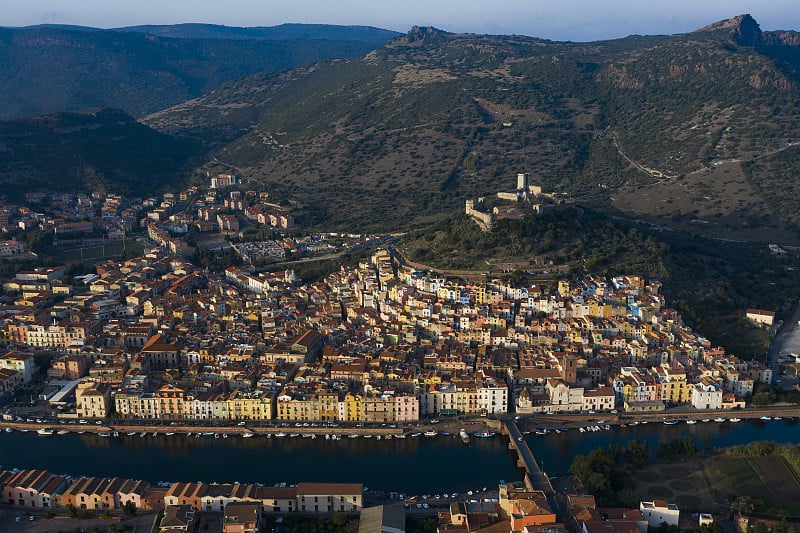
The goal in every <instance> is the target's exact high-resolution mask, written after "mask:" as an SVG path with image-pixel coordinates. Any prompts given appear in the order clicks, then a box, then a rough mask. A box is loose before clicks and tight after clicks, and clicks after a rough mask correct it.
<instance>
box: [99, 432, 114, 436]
mask: <svg viewBox="0 0 800 533" xmlns="http://www.w3.org/2000/svg"><path fill="white" fill-rule="evenodd" d="M97 435H98V436H100V437H110V436H111V433H109V432H108V431H101V432H100V433H98V434H97Z"/></svg>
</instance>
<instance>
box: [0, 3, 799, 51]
mask: <svg viewBox="0 0 800 533" xmlns="http://www.w3.org/2000/svg"><path fill="white" fill-rule="evenodd" d="M742 13H750V14H751V15H753V17H754V18H755V19H756V20H757V21H758V22H759V24H760V25H761V29H762V30H776V29H783V30H798V31H800V9H798V2H797V0H758V1H756V0H749V1H740V0H667V1H656V0H549V1H545V0H402V1H400V2H397V1H387V0H369V1H367V0H292V1H289V2H281V1H280V0H136V1H130V0H24V1H20V0H0V25H3V26H27V25H33V24H44V23H48V24H75V25H80V26H94V27H100V28H112V27H119V26H133V25H138V24H176V23H182V22H202V23H209V24H224V25H227V26H274V25H277V24H282V23H285V22H298V23H314V24H345V25H347V24H356V25H368V26H377V27H381V28H387V29H392V30H396V31H400V32H406V31H408V29H409V28H411V26H413V25H418V26H436V27H437V28H441V29H443V30H447V31H452V32H471V33H492V34H520V35H529V36H533V37H542V38H546V39H552V40H559V41H565V40H571V41H592V40H599V39H613V38H618V37H624V36H627V35H631V34H642V35H653V34H672V33H685V32H688V31H692V30H694V29H697V28H700V27H703V26H705V25H707V24H710V23H712V22H716V21H718V20H722V19H727V18H731V17H734V16H736V15H739V14H742Z"/></svg>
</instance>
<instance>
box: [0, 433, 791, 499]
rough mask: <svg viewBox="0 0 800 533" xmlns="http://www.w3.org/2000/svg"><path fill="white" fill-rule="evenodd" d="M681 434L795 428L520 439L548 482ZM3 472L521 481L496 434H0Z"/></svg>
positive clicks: (422, 485) (422, 484) (736, 437)
mask: <svg viewBox="0 0 800 533" xmlns="http://www.w3.org/2000/svg"><path fill="white" fill-rule="evenodd" d="M683 435H689V436H690V437H691V438H692V439H693V440H694V441H695V443H696V445H697V446H698V447H699V448H700V449H703V448H704V447H705V444H706V437H707V438H708V442H710V444H711V445H712V446H714V447H725V446H732V445H735V444H744V443H748V442H752V441H756V440H773V441H776V442H784V443H798V442H800V424H798V423H797V422H796V421H785V420H782V421H770V422H765V421H761V420H752V421H743V422H739V423H737V424H734V423H731V422H724V423H716V422H710V423H702V422H698V423H697V424H695V425H687V424H684V423H680V424H677V425H673V426H665V425H663V424H660V423H650V424H646V425H638V426H630V427H627V428H621V427H612V428H611V430H609V431H600V432H594V433H581V432H579V431H578V430H575V429H572V430H570V431H567V432H564V433H561V434H552V433H551V434H549V435H530V436H528V437H527V439H528V442H529V444H530V445H531V448H532V450H533V453H534V455H535V456H536V458H537V460H539V462H540V463H541V465H542V467H543V470H544V471H545V472H546V473H547V474H548V475H550V476H558V475H563V474H566V473H567V471H568V469H569V465H570V463H571V462H572V459H573V457H574V456H575V455H577V454H585V453H588V452H590V451H591V450H593V449H594V448H597V447H598V446H603V447H606V446H608V445H611V444H618V445H620V446H624V445H625V444H626V443H627V442H628V441H630V440H634V439H637V440H644V441H647V442H648V444H649V446H650V449H651V450H652V451H653V453H655V451H656V450H657V449H658V445H659V442H662V441H665V440H671V439H674V438H679V437H682V436H683ZM0 450H2V454H0V462H2V467H3V468H44V469H47V470H50V471H53V472H55V473H59V474H70V475H90V476H121V477H126V478H134V479H145V480H147V481H150V482H151V483H155V482H158V481H206V482H214V481H216V482H220V483H225V482H228V483H230V482H235V481H239V482H242V483H263V484H266V485H273V484H275V483H281V482H287V483H293V482H299V481H327V482H358V483H364V485H366V486H367V487H369V488H371V489H377V490H385V491H398V492H404V493H407V494H423V493H435V492H439V493H440V492H443V491H446V492H462V493H463V492H466V491H467V490H473V491H474V490H477V489H480V488H483V487H492V486H495V487H496V485H497V482H498V481H499V480H501V479H505V480H512V479H519V478H520V477H521V471H520V470H519V469H518V468H517V467H516V466H515V461H516V456H515V455H514V454H513V453H512V452H510V451H509V450H508V442H507V440H506V438H505V437H501V436H497V437H494V438H490V439H476V438H473V439H472V442H471V444H470V446H465V445H464V444H463V443H462V442H461V441H460V440H459V439H458V438H457V437H441V436H439V437H416V438H414V437H409V438H407V439H403V440H401V439H392V440H389V441H386V440H381V441H376V440H375V439H374V438H372V439H365V438H357V439H348V438H344V439H342V440H340V441H328V440H325V439H322V438H317V439H310V438H301V437H295V438H289V437H284V438H280V439H279V438H273V439H266V438H264V437H253V438H249V439H245V438H241V437H230V438H227V439H223V438H219V439H215V438H212V437H201V438H195V437H194V436H192V437H186V436H185V435H172V436H165V435H159V436H158V437H153V436H152V435H148V436H145V437H139V435H138V434H137V435H134V436H125V435H122V436H120V437H116V438H114V437H101V436H99V435H96V434H89V433H85V434H82V435H78V434H68V435H60V436H58V435H56V436H52V437H40V436H37V435H36V434H35V433H31V432H28V433H21V432H14V433H0Z"/></svg>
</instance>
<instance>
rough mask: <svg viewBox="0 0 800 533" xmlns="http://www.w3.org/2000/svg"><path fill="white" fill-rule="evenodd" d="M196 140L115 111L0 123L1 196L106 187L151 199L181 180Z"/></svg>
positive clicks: (194, 158)
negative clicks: (139, 121) (162, 129)
mask: <svg viewBox="0 0 800 533" xmlns="http://www.w3.org/2000/svg"><path fill="white" fill-rule="evenodd" d="M204 156H205V150H204V149H203V148H202V147H201V146H200V144H199V143H197V142H195V141H189V140H181V139H175V138H173V137H170V136H169V135H165V134H163V133H159V132H157V131H154V130H152V129H150V128H148V127H147V126H144V125H143V124H140V123H138V122H136V120H135V119H134V118H133V117H131V116H129V115H126V114H125V113H122V112H121V111H117V110H113V109H101V110H97V111H92V112H84V113H57V114H50V115H41V116H37V117H33V118H28V119H19V120H10V121H0V184H2V189H3V194H6V195H8V196H9V197H10V198H12V199H19V198H20V197H22V195H23V194H24V193H25V192H28V191H35V190H56V191H66V192H89V191H94V190H108V191H111V192H120V193H127V194H132V195H138V196H149V195H151V194H155V193H156V192H159V191H162V192H163V191H165V190H166V189H167V188H169V187H173V188H174V187H175V186H178V185H179V184H181V183H182V182H183V181H185V179H186V176H187V174H188V173H189V172H190V170H191V169H192V168H194V167H195V166H196V165H198V164H199V163H201V162H202V161H203V160H204V159H203V158H204Z"/></svg>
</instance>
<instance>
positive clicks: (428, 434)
mask: <svg viewBox="0 0 800 533" xmlns="http://www.w3.org/2000/svg"><path fill="white" fill-rule="evenodd" d="M438 434H439V433H437V432H436V431H433V430H428V431H426V432H425V433H424V435H425V436H426V437H435V436H436V435H438Z"/></svg>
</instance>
